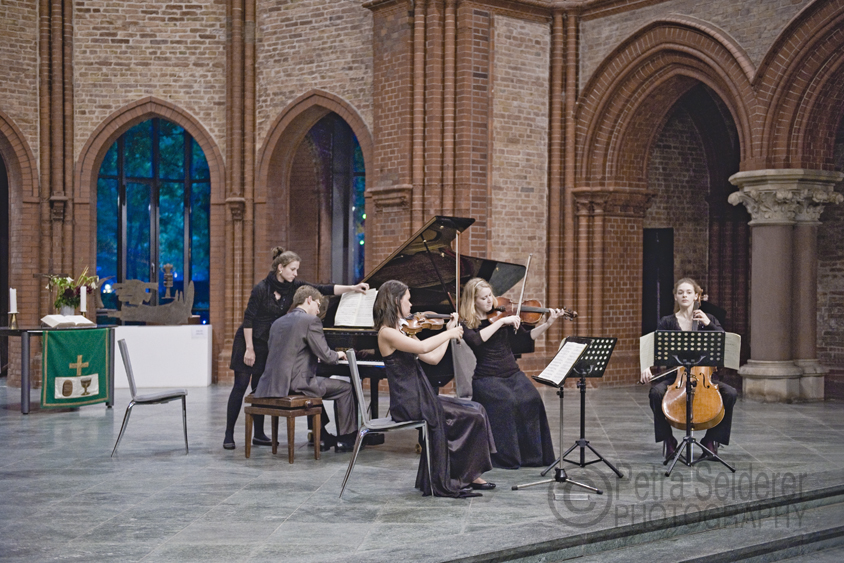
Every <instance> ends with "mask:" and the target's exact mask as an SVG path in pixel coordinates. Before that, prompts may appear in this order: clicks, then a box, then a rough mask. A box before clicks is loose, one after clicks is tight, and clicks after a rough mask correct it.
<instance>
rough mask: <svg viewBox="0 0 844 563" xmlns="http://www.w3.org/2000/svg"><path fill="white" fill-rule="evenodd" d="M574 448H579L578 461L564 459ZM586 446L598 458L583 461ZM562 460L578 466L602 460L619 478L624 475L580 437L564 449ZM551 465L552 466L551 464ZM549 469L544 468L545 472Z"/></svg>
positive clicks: (587, 441)
mask: <svg viewBox="0 0 844 563" xmlns="http://www.w3.org/2000/svg"><path fill="white" fill-rule="evenodd" d="M575 448H580V461H579V462H578V461H572V460H570V459H566V456H567V455H569V454H570V453H571V452H572V451H573V450H574V449H575ZM586 448H589V449H590V450H591V451H592V453H593V454H595V455H596V456H598V459H593V460H592V461H585V449H586ZM562 460H563V461H565V462H568V463H571V464H574V465H577V466H579V467H586V466H587V465H592V464H593V463H598V462H599V461H603V462H604V463H606V464H607V467H609V468H610V469H612V470H613V472H614V473H615V474H616V475H618V477H619V478H621V477H624V475H623V474H622V473H621V471H619V470H618V469H616V468H615V466H614V465H613V464H612V463H610V462H609V461H607V460H606V459H605V458H604V456H602V455H601V454H599V453H598V450H596V449H595V448H593V447H592V446H591V445H590V444H589V440H582V439H581V440H576V441H575V442H574V445H573V446H572V447H570V448H569V449H568V450H566V453H564V454H563V457H562ZM557 462H559V460H558V461H557ZM557 462H555V463H557ZM552 467H553V466H552ZM549 470H550V468H548V469H546V470H545V471H546V473H547V472H548V471H549ZM543 475H544V473H543Z"/></svg>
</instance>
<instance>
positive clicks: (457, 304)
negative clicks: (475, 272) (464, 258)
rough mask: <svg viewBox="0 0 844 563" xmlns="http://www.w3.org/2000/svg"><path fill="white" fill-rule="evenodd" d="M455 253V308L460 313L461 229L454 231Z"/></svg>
mask: <svg viewBox="0 0 844 563" xmlns="http://www.w3.org/2000/svg"><path fill="white" fill-rule="evenodd" d="M454 254H455V256H457V261H456V262H455V273H454V283H455V284H456V286H457V288H456V290H455V291H456V293H455V294H454V310H455V312H456V313H457V314H458V315H459V314H460V231H458V230H455V231H454Z"/></svg>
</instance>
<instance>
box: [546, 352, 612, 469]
mask: <svg viewBox="0 0 844 563" xmlns="http://www.w3.org/2000/svg"><path fill="white" fill-rule="evenodd" d="M616 342H618V338H604V337H601V338H592V339H591V342H590V343H589V346H588V347H587V348H586V350H585V351H584V352H583V356H582V357H581V358H580V359H579V360H578V361H577V363H576V364H575V365H574V367H573V368H572V372H573V373H574V374H575V375H577V376H578V377H579V378H580V380H579V381H578V382H577V388H578V389H580V439H579V440H576V441H575V442H574V445H573V446H572V447H570V448H569V449H567V450H566V452H565V453H564V454H563V455H562V456H560V459H558V460H557V461H555V462H554V463H552V464H551V465H550V466H549V467H548V468H547V469H546V470H545V471H543V472H542V475H545V474H546V473H548V472H549V471H551V468H552V467H554V466H555V465H557V464H558V463H561V460H562V461H567V462H569V463H573V464H575V465H579V466H580V467H586V466H587V465H591V464H593V463H598V462H599V461H603V462H604V463H606V464H607V466H608V467H609V468H610V469H612V470H613V472H614V473H615V474H616V475H618V476H619V477H624V475H622V474H621V471H619V470H618V469H616V468H615V467H614V466H613V464H612V463H610V462H609V461H607V460H606V459H605V458H604V456H602V455H601V454H599V453H598V450H596V449H595V448H593V447H592V446H591V445H590V444H589V440H587V439H586V378H587V377H603V376H604V372H605V371H606V369H607V363H608V362H609V361H610V356H611V355H612V351H613V349H614V348H615V344H616ZM561 439H562V438H561ZM575 448H580V461H579V462H577V461H572V460H570V459H566V456H567V455H569V454H570V453H571V452H572V451H573V450H574V449H575ZM586 448H589V449H590V450H591V451H592V453H593V454H595V455H596V456H598V459H593V460H592V461H586Z"/></svg>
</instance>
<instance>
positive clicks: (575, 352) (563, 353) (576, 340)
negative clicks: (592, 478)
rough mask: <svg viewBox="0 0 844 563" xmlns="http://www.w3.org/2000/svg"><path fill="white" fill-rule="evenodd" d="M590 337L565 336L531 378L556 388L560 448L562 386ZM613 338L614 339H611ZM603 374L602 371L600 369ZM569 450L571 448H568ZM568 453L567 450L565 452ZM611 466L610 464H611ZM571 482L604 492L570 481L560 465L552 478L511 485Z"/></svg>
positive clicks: (598, 490)
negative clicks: (543, 365) (549, 372)
mask: <svg viewBox="0 0 844 563" xmlns="http://www.w3.org/2000/svg"><path fill="white" fill-rule="evenodd" d="M592 340H593V339H592V338H582V337H577V336H570V337H568V338H566V339H565V340H564V341H563V343H562V344H561V345H560V349H559V350H557V355H556V356H554V359H553V360H552V361H551V363H550V364H548V367H546V368H545V371H543V372H542V373H541V374H540V375H539V376H535V377H534V378H533V379H535V380H536V381H538V382H540V383H542V384H543V385H548V386H550V387H556V388H557V396H558V397H560V449H561V450H562V448H563V395H564V391H563V390H564V387H565V383H566V378H567V377H569V375H571V374H573V373H575V368H576V367H577V365H578V363H579V362H580V360H581V358H583V357H584V356H585V354H586V352H587V350H588V349H589V346H590V343H591V342H592ZM613 340H615V339H613ZM549 370H550V371H551V374H550V376H549V377H547V378H546V377H543V376H544V375H545V373H546V372H547V371H549ZM601 373H602V374H603V371H601ZM561 374H562V376H561ZM569 451H571V450H569ZM566 453H568V452H566ZM563 457H564V456H560V457H559V458H558V459H557V460H556V461H555V462H554V463H552V464H551V466H550V467H548V468H547V469H546V470H545V471H543V472H542V475H545V474H547V473H548V472H549V471H550V470H551V469H552V468H554V466H555V465H558V464H559V465H562V463H561V459H562V458H563ZM611 467H612V466H611ZM553 482H557V483H571V484H572V485H577V486H578V487H583V488H584V489H588V490H590V491H592V492H595V493H597V494H599V495H602V494H604V492H603V491H602V490H600V489H596V488H595V487H591V486H589V485H586V484H584V483H579V482H577V481H572V480H571V479H569V478H568V475H566V470H565V469H563V468H562V467H557V468H555V470H554V478H553V479H543V480H542V481H536V482H533V483H525V484H524V485H513V487H512V490H514V491H518V490H519V489H526V488H527V487H534V486H536V485H542V484H545V483H553Z"/></svg>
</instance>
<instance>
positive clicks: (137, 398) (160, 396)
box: [111, 339, 188, 457]
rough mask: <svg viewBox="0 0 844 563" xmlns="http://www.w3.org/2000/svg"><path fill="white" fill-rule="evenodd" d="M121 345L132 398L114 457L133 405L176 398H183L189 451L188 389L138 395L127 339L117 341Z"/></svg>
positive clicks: (183, 419)
mask: <svg viewBox="0 0 844 563" xmlns="http://www.w3.org/2000/svg"><path fill="white" fill-rule="evenodd" d="M117 345H118V346H119V347H120V355H121V356H122V357H123V366H124V367H125V368H126V377H127V379H129V391H131V393H132V400H131V401H130V402H129V406H128V407H126V414H125V415H124V416H123V425H122V426H121V427H120V434H118V435H117V442H116V443H115V444H114V449H113V450H112V451H111V455H112V457H114V452H116V451H117V447H118V446H119V445H120V440H121V438H123V432H125V431H126V423H127V422H129V415H130V414H132V407H134V406H135V405H156V404H159V403H169V402H170V401H175V400H176V399H181V400H182V424H183V426H184V429H185V454H187V453H188V411H187V405H186V401H185V399H186V398H187V394H188V392H187V390H185V389H170V390H169V391H162V392H161V393H153V394H150V395H138V394H137V391H138V390H137V387H136V386H135V375H134V373H132V364H131V362H130V361H129V349H128V348H127V347H126V341H125V340H123V339H121V340H119V341H118V342H117Z"/></svg>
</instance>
